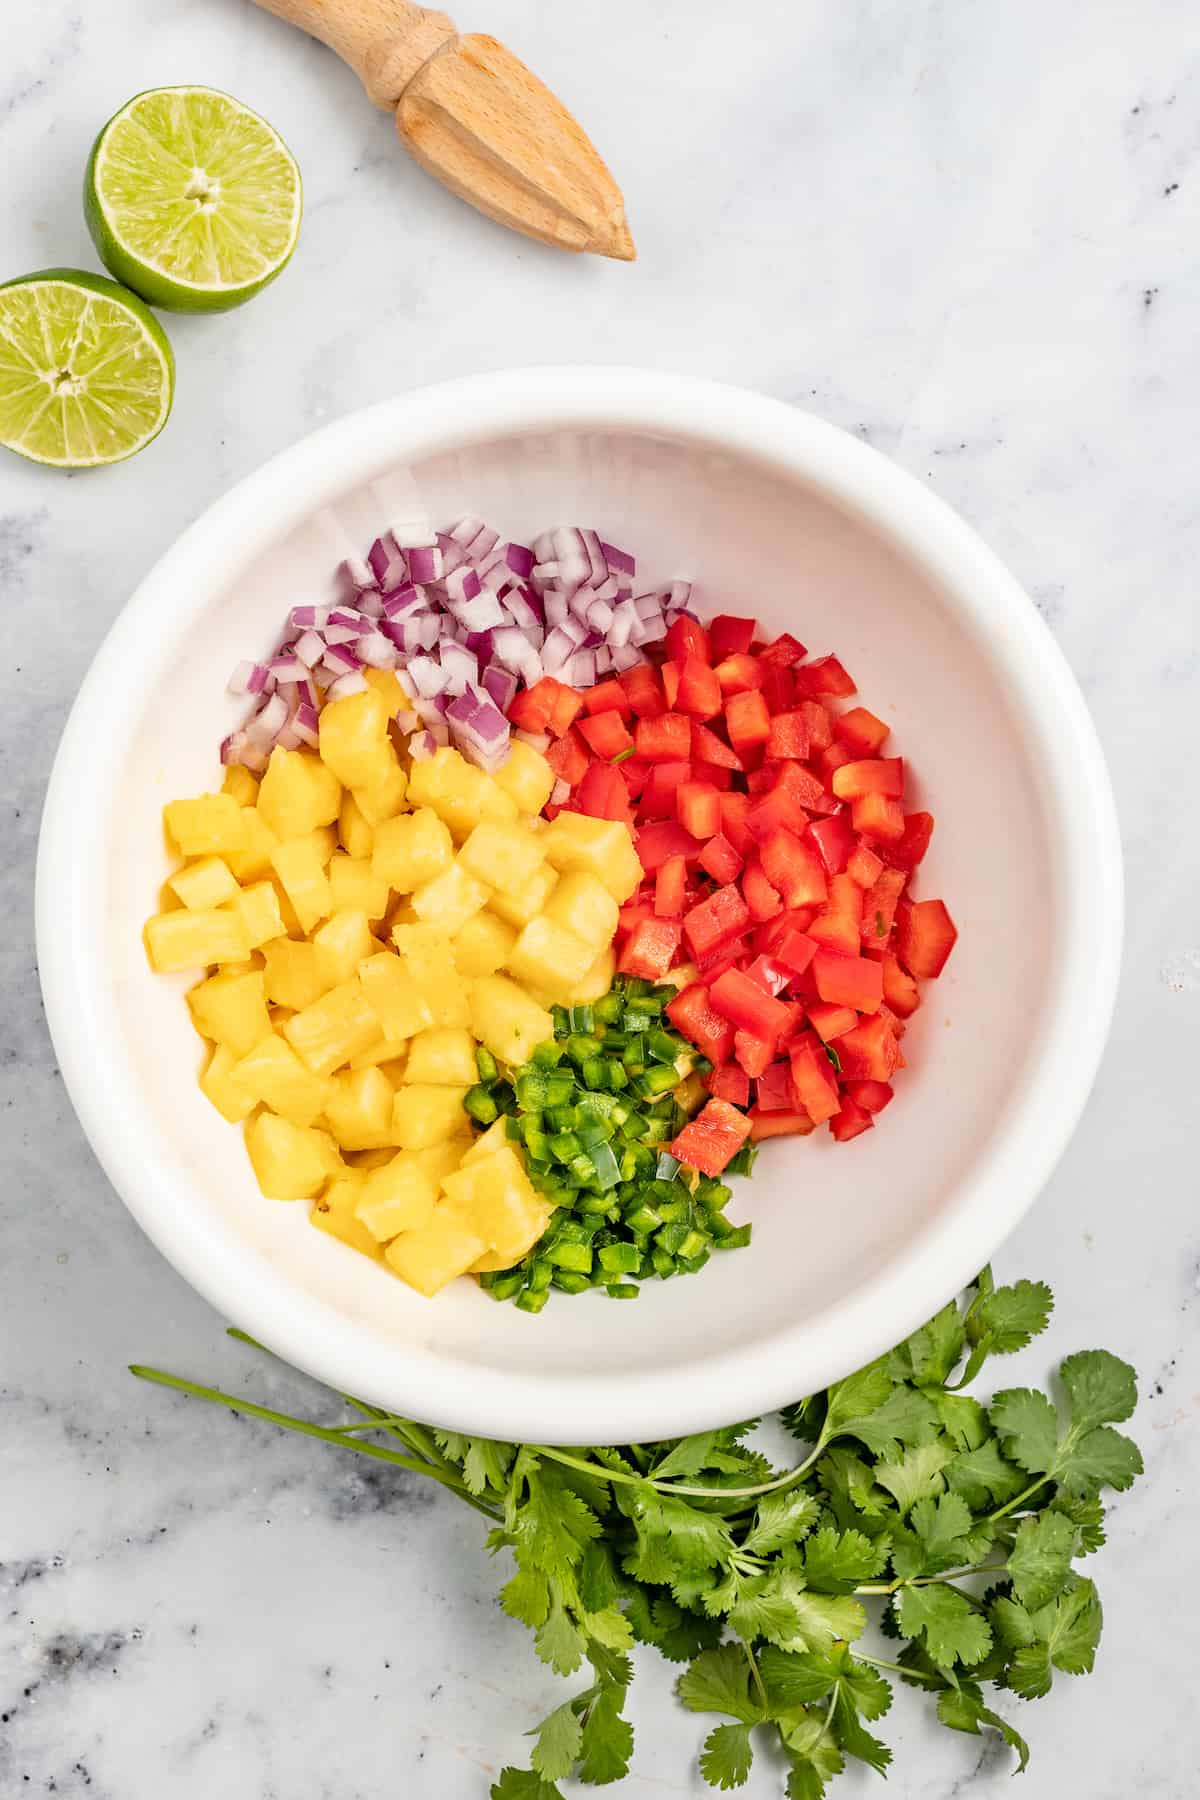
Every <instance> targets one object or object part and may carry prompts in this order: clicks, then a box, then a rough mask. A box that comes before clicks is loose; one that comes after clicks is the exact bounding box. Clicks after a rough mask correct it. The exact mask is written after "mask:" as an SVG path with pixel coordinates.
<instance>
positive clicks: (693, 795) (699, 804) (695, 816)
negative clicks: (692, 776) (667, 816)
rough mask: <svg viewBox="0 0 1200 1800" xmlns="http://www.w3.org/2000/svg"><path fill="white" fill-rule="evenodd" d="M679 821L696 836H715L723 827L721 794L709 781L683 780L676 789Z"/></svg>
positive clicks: (676, 806) (676, 809) (676, 807)
mask: <svg viewBox="0 0 1200 1800" xmlns="http://www.w3.org/2000/svg"><path fill="white" fill-rule="evenodd" d="M675 811H676V813H677V814H678V815H679V823H680V824H681V825H682V826H683V829H684V830H685V831H688V832H690V833H691V835H692V836H693V837H694V838H710V837H715V836H716V834H717V832H718V831H720V829H721V794H720V790H719V789H718V788H715V787H714V786H713V785H712V783H711V782H709V781H681V782H680V784H679V786H678V787H677V788H676V789H675Z"/></svg>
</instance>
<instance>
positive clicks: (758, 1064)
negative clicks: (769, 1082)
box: [733, 1031, 775, 1079]
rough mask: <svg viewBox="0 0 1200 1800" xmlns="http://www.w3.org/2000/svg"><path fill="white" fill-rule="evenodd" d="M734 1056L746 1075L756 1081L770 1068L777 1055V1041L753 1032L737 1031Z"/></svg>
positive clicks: (734, 1035)
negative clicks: (772, 1059)
mask: <svg viewBox="0 0 1200 1800" xmlns="http://www.w3.org/2000/svg"><path fill="white" fill-rule="evenodd" d="M733 1054H734V1055H735V1056H736V1058H737V1060H738V1062H739V1064H740V1065H741V1067H742V1068H743V1069H744V1070H745V1071H746V1074H747V1075H748V1076H750V1077H751V1079H754V1078H755V1077H757V1076H759V1075H761V1074H762V1072H763V1070H764V1069H766V1068H768V1067H769V1066H770V1062H771V1058H772V1057H773V1056H774V1054H775V1040H774V1039H773V1038H763V1037H759V1036H758V1034H757V1033H756V1032H753V1031H735V1032H734V1034H733Z"/></svg>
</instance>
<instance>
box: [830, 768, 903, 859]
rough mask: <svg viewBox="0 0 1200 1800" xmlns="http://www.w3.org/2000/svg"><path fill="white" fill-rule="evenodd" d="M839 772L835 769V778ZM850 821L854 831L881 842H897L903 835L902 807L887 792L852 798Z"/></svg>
mask: <svg viewBox="0 0 1200 1800" xmlns="http://www.w3.org/2000/svg"><path fill="white" fill-rule="evenodd" d="M839 773H840V771H835V773H834V779H835V780H836V779H837V775H838V774H839ZM850 822H851V824H852V825H853V826H854V829H855V831H861V832H862V834H863V836H864V837H869V838H875V839H876V840H877V841H879V842H881V843H885V844H886V843H890V844H898V843H899V842H900V839H901V838H902V837H903V836H904V808H903V807H902V806H901V804H900V802H899V801H898V800H893V799H892V798H891V797H890V796H889V795H887V794H860V795H859V797H858V799H857V800H852V801H851V802H850Z"/></svg>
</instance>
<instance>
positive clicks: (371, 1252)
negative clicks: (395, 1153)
mask: <svg viewBox="0 0 1200 1800" xmlns="http://www.w3.org/2000/svg"><path fill="white" fill-rule="evenodd" d="M363 1180H364V1178H363V1176H362V1175H361V1174H360V1173H359V1171H358V1170H357V1169H348V1170H347V1171H346V1173H345V1174H344V1175H340V1176H338V1178H337V1180H336V1181H331V1182H330V1184H329V1186H328V1187H327V1188H326V1189H325V1192H324V1193H323V1194H322V1195H321V1196H320V1197H319V1198H318V1199H317V1200H315V1201H314V1202H313V1209H312V1211H311V1212H310V1213H309V1215H308V1218H309V1223H310V1224H312V1225H315V1226H316V1228H317V1230H318V1231H324V1232H327V1233H328V1234H329V1236H330V1237H335V1238H339V1239H340V1240H341V1242H342V1243H343V1244H349V1246H350V1248H351V1249H352V1250H359V1251H361V1252H362V1254H363V1255H364V1256H369V1257H371V1259H372V1260H373V1261H375V1262H378V1260H379V1246H378V1244H377V1243H376V1242H375V1239H374V1238H373V1237H372V1236H371V1234H370V1232H369V1231H368V1230H367V1228H366V1226H365V1225H362V1224H360V1223H359V1221H358V1219H356V1218H355V1216H354V1208H355V1207H356V1206H357V1205H358V1202H359V1198H360V1196H361V1194H362V1190H363Z"/></svg>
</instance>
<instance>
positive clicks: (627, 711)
mask: <svg viewBox="0 0 1200 1800" xmlns="http://www.w3.org/2000/svg"><path fill="white" fill-rule="evenodd" d="M583 710H584V711H585V712H589V713H601V712H619V713H620V715H621V717H622V718H623V719H628V718H629V717H630V715H631V713H632V711H633V708H632V707H631V706H630V704H629V695H628V694H627V693H626V692H625V689H624V688H623V687H622V686H621V684H620V682H619V681H618V680H617V679H616V677H615V676H614V675H610V676H609V678H608V680H607V681H598V682H597V683H596V685H595V687H590V688H588V689H586V691H585V693H584V696H583Z"/></svg>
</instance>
